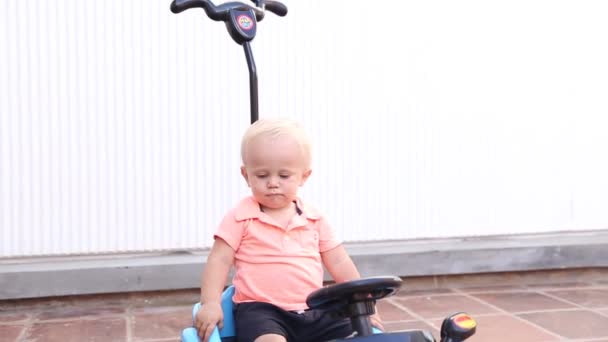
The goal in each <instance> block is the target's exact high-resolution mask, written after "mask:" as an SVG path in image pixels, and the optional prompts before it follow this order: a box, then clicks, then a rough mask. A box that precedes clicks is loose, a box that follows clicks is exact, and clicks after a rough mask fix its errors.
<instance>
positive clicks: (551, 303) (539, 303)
mask: <svg viewBox="0 0 608 342" xmlns="http://www.w3.org/2000/svg"><path fill="white" fill-rule="evenodd" d="M472 296H474V297H477V298H479V299H481V300H483V301H485V302H487V303H490V304H492V305H495V306H497V307H499V308H501V309H503V310H506V311H508V312H523V311H535V310H550V309H564V308H572V307H574V306H572V305H570V304H567V303H564V302H561V301H558V300H556V299H553V298H550V297H547V296H545V295H542V294H540V293H535V292H501V293H476V294H472Z"/></svg>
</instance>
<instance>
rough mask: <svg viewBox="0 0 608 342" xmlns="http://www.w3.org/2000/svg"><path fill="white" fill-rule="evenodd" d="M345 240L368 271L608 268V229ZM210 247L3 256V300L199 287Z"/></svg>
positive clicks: (451, 272)
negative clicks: (20, 256)
mask: <svg viewBox="0 0 608 342" xmlns="http://www.w3.org/2000/svg"><path fill="white" fill-rule="evenodd" d="M345 246H346V248H347V250H348V252H349V253H350V254H351V256H352V258H353V260H354V262H355V264H357V266H358V268H359V270H360V272H361V274H362V275H364V276H373V275H386V274H393V275H399V276H404V277H408V276H437V275H455V274H471V273H496V272H517V271H533V270H551V269H566V268H589V267H608V230H599V231H585V232H559V233H550V234H529V235H517V236H487V237H476V238H450V239H424V240H407V241H384V242H362V243H348V244H346V245H345ZM207 253H208V251H188V252H171V253H162V254H127V255H102V256H76V257H54V258H34V259H11V260H8V259H5V260H0V299H18V298H37V297H50V296H65V295H79V294H96V293H117V292H139V291H154V290H175V289H186V288H196V287H198V286H199V283H200V273H201V270H202V268H203V267H204V264H205V262H206V260H207Z"/></svg>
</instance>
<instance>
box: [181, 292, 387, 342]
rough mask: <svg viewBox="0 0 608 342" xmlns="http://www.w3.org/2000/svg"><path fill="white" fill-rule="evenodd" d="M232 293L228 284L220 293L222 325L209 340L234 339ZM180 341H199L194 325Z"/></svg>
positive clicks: (183, 334) (195, 308)
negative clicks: (222, 314) (222, 313)
mask: <svg viewBox="0 0 608 342" xmlns="http://www.w3.org/2000/svg"><path fill="white" fill-rule="evenodd" d="M233 295H234V286H232V285H231V286H229V287H228V288H226V290H224V292H223V293H222V303H221V305H222V311H223V312H224V327H223V328H222V329H218V328H217V327H215V329H213V332H212V333H211V337H210V338H209V342H234V341H236V327H235V324H234V314H233V310H234V303H233V302H232V296H233ZM200 307H201V303H196V304H194V307H193V308H192V323H193V325H194V319H195V317H196V313H197V312H198V309H200ZM373 333H374V334H380V333H382V331H380V330H379V329H376V328H373ZM182 342H200V339H199V337H198V332H197V331H196V328H194V327H188V328H186V329H184V330H182Z"/></svg>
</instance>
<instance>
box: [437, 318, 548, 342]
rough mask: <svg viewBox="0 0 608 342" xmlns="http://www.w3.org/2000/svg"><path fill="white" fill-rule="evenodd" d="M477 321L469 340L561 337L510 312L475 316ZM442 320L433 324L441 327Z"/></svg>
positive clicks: (522, 341) (523, 341)
mask: <svg viewBox="0 0 608 342" xmlns="http://www.w3.org/2000/svg"><path fill="white" fill-rule="evenodd" d="M474 318H475V321H477V330H476V331H475V334H474V335H473V336H472V337H470V338H469V339H467V342H488V341H492V342H514V341H517V342H539V341H543V342H549V341H559V340H560V338H559V337H558V336H555V335H553V334H551V333H548V332H546V331H543V329H542V328H539V327H536V326H534V325H532V324H530V323H528V322H526V321H524V320H521V319H518V318H516V317H513V316H511V315H508V314H497V315H489V316H478V317H474ZM441 323H442V321H441V320H436V321H433V324H435V325H437V326H438V327H441Z"/></svg>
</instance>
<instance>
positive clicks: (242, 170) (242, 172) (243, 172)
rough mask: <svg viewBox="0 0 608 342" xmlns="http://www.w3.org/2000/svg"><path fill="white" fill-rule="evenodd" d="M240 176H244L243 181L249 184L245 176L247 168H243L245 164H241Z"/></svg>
mask: <svg viewBox="0 0 608 342" xmlns="http://www.w3.org/2000/svg"><path fill="white" fill-rule="evenodd" d="M241 176H243V178H245V182H247V185H248V186H249V177H247V169H246V168H245V166H244V165H243V166H241Z"/></svg>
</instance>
